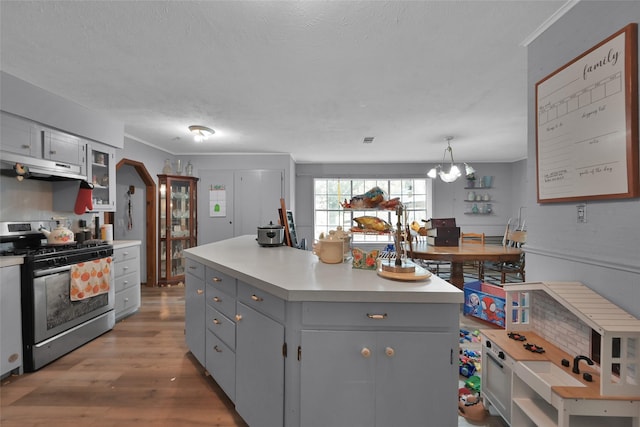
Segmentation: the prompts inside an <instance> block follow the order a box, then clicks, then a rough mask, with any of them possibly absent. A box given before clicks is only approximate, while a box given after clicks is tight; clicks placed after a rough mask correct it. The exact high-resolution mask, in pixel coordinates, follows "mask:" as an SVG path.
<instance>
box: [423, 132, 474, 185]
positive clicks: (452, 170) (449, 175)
mask: <svg viewBox="0 0 640 427" xmlns="http://www.w3.org/2000/svg"><path fill="white" fill-rule="evenodd" d="M452 139H453V137H452V136H447V137H445V140H446V141H447V147H446V148H445V149H444V154H443V156H442V163H441V164H439V165H438V166H436V167H434V168H431V170H430V171H429V172H428V173H427V176H428V177H429V178H432V179H435V178H436V176H439V177H440V179H441V180H442V181H444V182H454V181H455V180H456V179H458V178H460V176H461V175H462V172H461V171H460V168H459V167H458V166H456V164H455V163H454V161H453V149H452V148H451V140H452ZM447 153H449V157H450V158H451V165H450V166H449V170H448V171H447V172H445V171H444V167H443V166H442V165H443V164H444V163H445V160H446V158H447ZM464 169H465V174H466V175H471V174H472V173H474V172H475V169H473V168H472V167H471V166H469V165H468V164H466V163H464Z"/></svg>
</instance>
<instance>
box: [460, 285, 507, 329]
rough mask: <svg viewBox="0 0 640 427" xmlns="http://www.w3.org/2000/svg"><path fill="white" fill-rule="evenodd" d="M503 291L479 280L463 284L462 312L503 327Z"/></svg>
mask: <svg viewBox="0 0 640 427" xmlns="http://www.w3.org/2000/svg"><path fill="white" fill-rule="evenodd" d="M504 306H505V292H504V289H503V288H502V287H500V286H495V285H490V284H488V283H483V282H481V281H479V280H478V281H475V282H469V283H465V284H464V314H465V316H474V317H477V318H478V319H481V320H484V321H485V322H489V323H493V324H494V325H498V326H500V327H501V328H504V327H505V311H504Z"/></svg>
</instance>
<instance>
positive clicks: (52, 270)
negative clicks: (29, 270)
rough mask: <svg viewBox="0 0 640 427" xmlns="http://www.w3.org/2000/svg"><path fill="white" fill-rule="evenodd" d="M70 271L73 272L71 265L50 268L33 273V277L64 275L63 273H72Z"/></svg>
mask: <svg viewBox="0 0 640 427" xmlns="http://www.w3.org/2000/svg"><path fill="white" fill-rule="evenodd" d="M70 270H71V266H70V265H65V266H62V267H55V268H48V269H46V270H37V271H34V272H33V277H42V276H48V275H51V274H56V273H62V272H63V271H70Z"/></svg>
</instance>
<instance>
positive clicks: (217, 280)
mask: <svg viewBox="0 0 640 427" xmlns="http://www.w3.org/2000/svg"><path fill="white" fill-rule="evenodd" d="M211 280H213V281H214V282H222V279H221V278H219V277H213V278H212V279H211Z"/></svg>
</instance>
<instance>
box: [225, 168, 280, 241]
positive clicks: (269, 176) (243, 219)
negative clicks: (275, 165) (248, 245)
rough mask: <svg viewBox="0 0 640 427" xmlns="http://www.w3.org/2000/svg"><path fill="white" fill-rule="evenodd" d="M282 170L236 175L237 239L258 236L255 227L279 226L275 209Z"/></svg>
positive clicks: (248, 172)
mask: <svg viewBox="0 0 640 427" xmlns="http://www.w3.org/2000/svg"><path fill="white" fill-rule="evenodd" d="M283 176H284V172H283V171H281V170H246V171H236V173H235V227H234V233H235V235H236V236H242V235H245V234H257V227H261V226H264V225H267V224H269V222H273V223H274V224H277V223H278V208H279V207H280V199H281V198H282V197H284V196H283V194H284V192H283V186H284V184H283V181H284V180H283Z"/></svg>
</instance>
